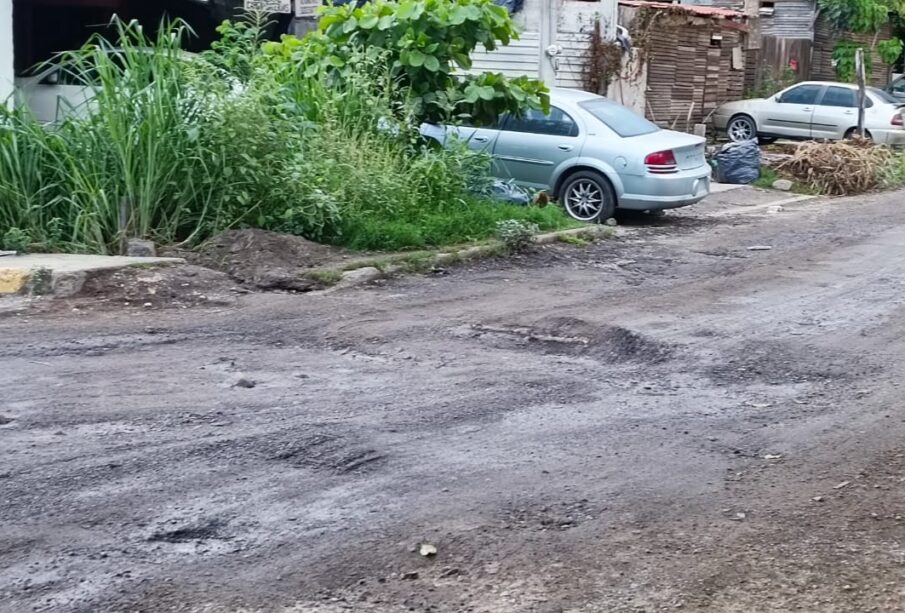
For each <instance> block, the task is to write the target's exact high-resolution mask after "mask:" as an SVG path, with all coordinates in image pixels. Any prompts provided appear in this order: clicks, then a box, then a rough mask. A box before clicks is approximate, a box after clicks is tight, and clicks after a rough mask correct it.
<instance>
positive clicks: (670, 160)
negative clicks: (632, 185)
mask: <svg viewBox="0 0 905 613" xmlns="http://www.w3.org/2000/svg"><path fill="white" fill-rule="evenodd" d="M644 165H645V166H647V170H648V172H652V173H654V174H660V175H665V174H670V173H673V172H678V171H679V169H678V164H677V163H676V156H675V155H674V154H673V152H672V151H657V152H656V153H651V154H650V155H649V156H647V157H646V158H644Z"/></svg>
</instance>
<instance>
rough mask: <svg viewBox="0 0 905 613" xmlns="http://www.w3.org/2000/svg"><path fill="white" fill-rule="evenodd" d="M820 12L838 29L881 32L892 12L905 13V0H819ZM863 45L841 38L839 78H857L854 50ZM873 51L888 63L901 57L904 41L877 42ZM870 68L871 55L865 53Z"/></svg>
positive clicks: (835, 55) (835, 52)
mask: <svg viewBox="0 0 905 613" xmlns="http://www.w3.org/2000/svg"><path fill="white" fill-rule="evenodd" d="M817 4H818V6H819V7H820V11H821V13H822V14H823V15H824V16H825V17H826V18H827V20H828V21H829V22H830V24H832V25H833V27H835V28H836V29H838V30H845V31H849V32H879V31H880V29H881V28H882V27H883V26H884V25H886V24H887V23H889V21H890V15H905V0H818V2H817ZM860 46H861V45H857V44H854V43H852V42H850V41H840V42H839V44H837V45H836V48H835V49H834V50H833V60H835V62H836V72H837V74H838V75H839V78H840V79H843V80H846V81H851V80H854V78H855V59H854V58H855V51H856V50H857V49H858V47H860ZM873 50H874V51H876V52H877V55H879V56H880V59H882V60H883V61H884V62H885V63H887V64H893V63H895V62H896V61H898V59H899V58H900V57H901V56H902V50H903V43H902V41H901V40H900V39H899V38H892V39H889V40H882V41H879V42H877V41H875V44H874V45H873ZM865 61H866V63H867V66H866V68H867V70H868V71H869V70H870V54H869V53H866V54H865Z"/></svg>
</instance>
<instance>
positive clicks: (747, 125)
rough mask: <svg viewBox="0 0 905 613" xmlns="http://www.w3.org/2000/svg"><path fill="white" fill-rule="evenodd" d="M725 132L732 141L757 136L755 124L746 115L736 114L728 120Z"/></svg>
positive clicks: (735, 141) (738, 141) (740, 140)
mask: <svg viewBox="0 0 905 613" xmlns="http://www.w3.org/2000/svg"><path fill="white" fill-rule="evenodd" d="M726 134H728V135H729V140H731V141H732V142H734V143H740V142H742V141H746V140H751V139H753V138H757V124H755V123H754V120H753V119H751V118H750V117H748V116H747V115H736V116H735V117H733V118H732V119H730V120H729V124H728V125H727V126H726Z"/></svg>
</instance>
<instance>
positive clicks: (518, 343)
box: [457, 317, 674, 364]
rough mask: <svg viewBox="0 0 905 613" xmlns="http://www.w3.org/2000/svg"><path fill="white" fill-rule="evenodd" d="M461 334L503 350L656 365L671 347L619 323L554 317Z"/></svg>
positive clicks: (478, 326)
mask: <svg viewBox="0 0 905 613" xmlns="http://www.w3.org/2000/svg"><path fill="white" fill-rule="evenodd" d="M457 332H458V333H459V334H460V335H464V336H470V337H471V338H475V339H478V340H481V341H483V342H489V343H491V344H493V345H494V346H497V347H499V348H503V349H520V350H527V351H537V352H540V353H546V354H554V355H567V356H584V357H591V358H594V359H596V360H600V361H601V362H609V363H620V362H626V361H632V362H643V363H647V364H658V363H661V362H664V361H665V360H667V359H669V358H670V357H671V356H672V354H673V352H674V348H673V347H672V346H670V345H668V344H666V343H661V342H659V341H656V340H653V339H651V338H649V337H647V336H645V335H643V334H639V333H638V332H634V331H632V330H629V329H627V328H623V327H620V326H598V325H594V324H591V323H589V322H586V321H583V320H581V319H575V318H572V317H556V318H551V319H547V320H543V321H541V322H539V323H537V324H535V325H531V326H519V325H487V324H473V325H471V326H469V327H468V328H467V329H465V330H462V329H459V330H458V331H457Z"/></svg>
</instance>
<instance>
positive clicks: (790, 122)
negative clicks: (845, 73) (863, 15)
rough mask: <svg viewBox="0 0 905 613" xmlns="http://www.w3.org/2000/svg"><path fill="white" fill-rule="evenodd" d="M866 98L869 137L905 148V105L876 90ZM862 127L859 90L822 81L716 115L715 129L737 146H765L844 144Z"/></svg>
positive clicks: (722, 109)
mask: <svg viewBox="0 0 905 613" xmlns="http://www.w3.org/2000/svg"><path fill="white" fill-rule="evenodd" d="M866 96H867V97H866V99H865V109H864V128H865V131H866V136H867V137H868V138H870V139H873V140H874V141H875V142H877V143H880V144H883V145H890V146H902V145H905V115H903V113H902V107H905V101H902V100H897V99H896V98H895V97H893V96H892V95H891V94H890V93H889V92H886V91H883V90H882V89H877V88H875V87H868V88H867V91H866ZM857 125H858V88H857V87H856V86H854V85H851V84H849V83H832V82H823V81H808V82H804V83H799V84H797V85H793V86H792V87H789V88H788V89H784V90H783V91H781V92H779V93H778V94H776V95H775V96H772V97H770V98H757V99H753V100H740V101H738V102H730V103H728V104H724V105H723V106H721V107H720V108H718V109H717V110H716V111H715V112H714V114H713V126H714V128H716V129H717V130H718V131H722V132H726V134H727V135H728V136H729V139H730V140H733V141H736V142H738V141H744V140H750V139H752V138H755V137H758V138H759V139H760V141H761V142H762V143H770V142H772V141H774V140H776V139H777V138H790V139H795V140H806V139H827V140H842V139H845V138H850V137H851V136H852V135H853V134H854V133H855V130H856V129H857Z"/></svg>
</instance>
